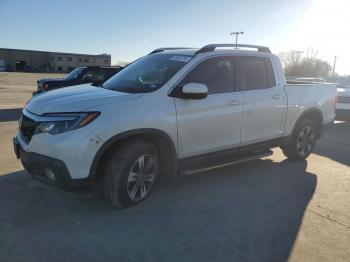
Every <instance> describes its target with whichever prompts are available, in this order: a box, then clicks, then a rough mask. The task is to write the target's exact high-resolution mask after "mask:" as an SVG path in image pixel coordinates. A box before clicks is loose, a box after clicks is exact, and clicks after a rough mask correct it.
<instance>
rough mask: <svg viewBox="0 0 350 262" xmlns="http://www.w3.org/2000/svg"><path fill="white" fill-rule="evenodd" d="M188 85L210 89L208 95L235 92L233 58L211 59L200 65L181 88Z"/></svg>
mask: <svg viewBox="0 0 350 262" xmlns="http://www.w3.org/2000/svg"><path fill="white" fill-rule="evenodd" d="M187 83H200V84H205V85H206V86H207V87H208V94H222V93H229V92H233V91H234V63H233V58H232V57H227V56H225V57H214V58H209V59H207V60H205V61H203V62H201V63H200V64H199V65H197V66H196V67H195V68H194V69H192V71H191V72H190V73H189V74H188V75H187V76H186V77H185V78H184V79H183V80H182V81H181V83H180V85H179V86H184V85H185V84H187Z"/></svg>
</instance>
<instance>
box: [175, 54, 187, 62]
mask: <svg viewBox="0 0 350 262" xmlns="http://www.w3.org/2000/svg"><path fill="white" fill-rule="evenodd" d="M170 60H173V61H180V62H188V61H190V60H191V57H190V56H182V55H174V56H172V57H171V58H170Z"/></svg>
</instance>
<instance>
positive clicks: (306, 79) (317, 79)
mask: <svg viewBox="0 0 350 262" xmlns="http://www.w3.org/2000/svg"><path fill="white" fill-rule="evenodd" d="M293 81H298V82H311V83H326V82H327V81H326V79H324V78H322V77H298V78H295V79H293Z"/></svg>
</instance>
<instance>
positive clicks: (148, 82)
mask: <svg viewBox="0 0 350 262" xmlns="http://www.w3.org/2000/svg"><path fill="white" fill-rule="evenodd" d="M191 58H192V56H183V55H173V54H153V55H148V56H145V57H143V58H141V59H139V60H137V61H135V62H134V63H132V64H130V65H128V66H127V67H125V68H124V69H123V70H122V71H120V72H119V73H118V74H116V75H115V76H113V77H112V78H111V79H109V80H108V81H107V82H105V83H104V84H103V87H104V88H107V89H112V90H116V91H120V92H126V93H147V92H152V91H154V90H157V89H159V88H160V87H162V86H163V85H164V84H165V83H166V82H168V81H169V79H170V78H171V77H173V76H174V75H175V74H176V73H177V72H178V71H179V70H180V69H181V68H182V67H183V66H184V65H185V64H187V63H188V61H190V60H191Z"/></svg>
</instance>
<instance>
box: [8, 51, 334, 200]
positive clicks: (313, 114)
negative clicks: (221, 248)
mask: <svg viewBox="0 0 350 262" xmlns="http://www.w3.org/2000/svg"><path fill="white" fill-rule="evenodd" d="M237 47H240V48H246V49H247V48H248V49H257V51H255V50H254V51H251V50H242V49H237ZM220 48H226V49H220ZM335 102H336V86H335V84H319V83H317V84H313V83H309V84H288V83H286V80H285V76H284V73H283V69H282V66H281V63H280V60H279V58H278V57H277V56H275V55H273V54H271V52H270V50H269V49H268V48H267V47H262V46H250V45H231V44H227V45H208V46H204V47H202V48H201V49H176V48H175V49H174V48H170V50H169V49H166V48H163V49H157V50H155V51H153V52H152V53H150V54H149V55H146V56H145V57H143V58H141V59H139V60H137V61H135V62H134V63H132V64H130V65H128V66H127V67H126V68H125V69H123V70H122V71H121V72H120V73H118V74H116V75H115V76H114V77H112V78H111V79H109V80H108V81H106V82H105V83H104V84H103V88H99V87H94V86H91V85H81V86H80V87H70V88H64V89H61V90H54V91H52V92H48V93H46V94H43V95H40V96H37V97H34V98H33V99H32V100H31V101H30V102H29V103H28V104H27V105H26V106H25V108H24V109H23V115H22V117H21V120H20V124H19V126H20V128H19V131H18V133H17V135H16V137H15V138H14V147H15V152H16V155H17V157H18V158H20V159H21V161H22V163H23V166H24V167H25V169H26V170H27V171H28V172H29V173H31V174H34V175H35V176H37V177H40V178H41V179H46V180H49V181H52V182H53V183H56V184H58V185H59V186H61V187H63V188H67V187H68V188H69V187H74V186H82V185H100V186H101V187H102V189H103V191H104V193H105V196H106V197H107V198H108V199H109V201H110V202H111V203H112V204H113V205H115V206H116V207H127V206H131V205H134V204H137V203H139V202H140V201H142V200H144V199H145V198H146V197H147V196H148V195H149V193H150V192H151V189H152V187H153V184H154V182H155V181H156V180H157V179H158V177H159V176H163V175H174V174H180V173H182V174H192V173H197V172H202V171H205V170H211V169H214V168H218V167H223V166H229V165H232V164H236V163H240V162H244V161H247V160H251V159H256V158H260V157H266V156H269V155H271V154H272V151H271V150H270V148H273V147H281V148H282V150H283V153H284V154H285V155H286V157H288V158H290V159H306V158H307V157H308V156H309V155H310V154H311V152H312V150H313V148H314V146H315V144H316V141H317V140H318V139H319V138H320V137H321V135H322V130H323V128H325V127H329V126H331V125H332V123H333V120H334V118H335ZM213 186H214V185H213Z"/></svg>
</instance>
